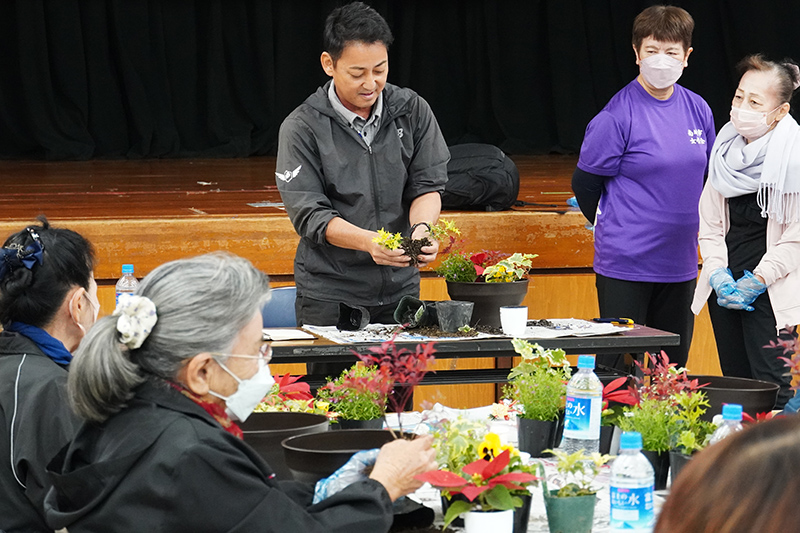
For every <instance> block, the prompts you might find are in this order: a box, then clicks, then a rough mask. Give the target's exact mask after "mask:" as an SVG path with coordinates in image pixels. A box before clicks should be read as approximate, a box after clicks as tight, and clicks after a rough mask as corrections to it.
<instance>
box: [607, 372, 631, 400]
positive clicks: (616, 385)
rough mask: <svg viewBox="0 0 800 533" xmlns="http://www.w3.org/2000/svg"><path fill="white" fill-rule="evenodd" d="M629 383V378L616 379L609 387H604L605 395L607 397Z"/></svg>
mask: <svg viewBox="0 0 800 533" xmlns="http://www.w3.org/2000/svg"><path fill="white" fill-rule="evenodd" d="M627 382H628V376H622V377H621V378H617V379H615V380H614V381H612V382H610V383H609V384H608V385H606V386H605V387H603V395H606V394H608V393H609V392H612V391H615V390H617V389H618V388H620V387H621V386H622V385H624V384H625V383H627Z"/></svg>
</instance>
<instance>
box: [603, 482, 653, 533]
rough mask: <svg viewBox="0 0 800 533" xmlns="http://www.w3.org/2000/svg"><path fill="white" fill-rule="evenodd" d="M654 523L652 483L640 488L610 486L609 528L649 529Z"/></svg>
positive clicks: (615, 529) (626, 529)
mask: <svg viewBox="0 0 800 533" xmlns="http://www.w3.org/2000/svg"><path fill="white" fill-rule="evenodd" d="M654 524H655V513H654V511H653V485H650V486H649V487H640V488H624V487H613V486H612V487H611V529H612V530H614V531H617V530H620V531H638V530H645V531H650V530H651V528H652V527H653V525H654Z"/></svg>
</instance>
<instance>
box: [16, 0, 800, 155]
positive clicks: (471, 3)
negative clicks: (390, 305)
mask: <svg viewBox="0 0 800 533" xmlns="http://www.w3.org/2000/svg"><path fill="white" fill-rule="evenodd" d="M340 3H341V1H336V0H162V1H156V0H3V1H2V2H0V73H2V74H1V75H0V157H5V158H47V159H55V160H58V159H87V158H149V157H246V156H249V155H266V154H271V153H274V151H275V148H276V143H277V132H278V128H279V126H280V123H281V121H282V120H283V118H284V117H285V116H286V115H287V114H288V113H289V112H290V111H291V110H292V109H293V108H294V107H295V106H297V105H298V104H300V103H301V102H302V101H303V100H304V99H305V98H306V97H307V96H308V95H309V94H310V93H311V92H313V91H314V90H315V88H316V87H317V86H319V85H320V84H321V83H323V82H324V81H325V76H324V74H323V73H322V70H321V68H320V65H319V55H320V52H321V51H322V43H321V37H320V35H321V33H322V26H323V24H324V20H325V17H326V16H327V14H328V12H329V11H330V10H331V9H333V7H335V6H336V5H339V4H340ZM369 3H370V4H371V5H373V6H374V7H375V8H376V9H377V10H378V11H379V12H381V13H382V14H383V15H384V17H386V19H387V21H388V22H389V24H390V26H391V27H392V30H393V32H394V34H395V44H394V45H393V46H392V48H391V50H390V53H389V57H390V73H389V80H390V81H391V82H392V83H396V84H398V85H403V86H409V87H412V88H413V89H415V90H416V91H417V92H419V93H420V94H421V95H422V96H424V97H425V98H426V99H427V100H428V101H429V102H430V104H431V106H432V107H433V110H434V112H435V113H436V116H437V118H438V120H439V123H440V125H441V127H442V130H443V132H444V134H445V137H446V139H447V141H448V143H449V144H458V143H462V142H487V143H492V144H495V145H498V146H500V147H501V148H503V149H504V150H505V151H506V152H508V153H511V154H532V153H549V152H575V151H577V150H578V148H579V147H580V143H581V140H582V138H583V132H584V129H585V127H586V124H587V122H588V121H589V120H590V119H591V118H592V117H593V116H594V115H595V114H596V113H597V112H598V111H599V110H600V109H601V108H602V107H603V105H604V104H605V103H606V102H607V101H608V99H609V98H610V97H611V96H612V95H613V94H614V93H615V92H616V91H618V90H619V89H620V88H621V87H622V86H623V85H625V84H626V83H628V82H629V81H630V80H632V79H633V78H634V77H635V76H636V74H637V72H638V70H637V67H636V65H635V64H634V56H633V51H632V49H631V44H630V40H631V25H632V22H633V18H634V17H635V16H636V14H637V13H639V12H640V11H641V10H642V9H644V8H645V7H647V6H648V5H651V4H653V3H654V2H652V1H633V0H630V1H627V0H440V1H437V0H372V1H370V2H369ZM673 3H674V4H676V5H681V6H682V7H684V8H686V9H687V10H688V11H689V12H690V13H691V14H692V15H693V17H694V18H695V22H696V29H695V34H694V42H693V45H694V49H695V51H694V53H693V54H692V56H691V57H690V59H689V68H688V69H687V70H686V71H685V73H684V76H683V77H682V79H681V82H680V83H682V84H683V85H684V86H686V87H688V88H689V89H692V90H694V91H695V92H697V93H699V94H700V95H702V96H703V97H704V98H705V99H706V100H707V101H708V103H709V104H710V105H711V107H712V109H713V111H714V114H715V117H716V119H717V126H718V127H719V126H721V125H722V124H724V123H725V122H726V121H727V116H728V111H729V107H730V100H731V97H732V95H733V91H734V88H735V86H736V81H737V79H738V76H737V75H736V73H735V71H734V65H735V64H736V62H737V61H738V60H739V59H741V58H742V57H743V56H744V55H745V54H747V53H752V52H764V53H766V54H768V55H770V56H773V57H775V58H782V57H784V56H790V57H794V58H798V59H800V39H798V38H797V37H796V26H797V24H798V21H800V2H777V1H775V2H772V1H770V2H753V1H752V0H693V1H689V0H686V1H676V2H673Z"/></svg>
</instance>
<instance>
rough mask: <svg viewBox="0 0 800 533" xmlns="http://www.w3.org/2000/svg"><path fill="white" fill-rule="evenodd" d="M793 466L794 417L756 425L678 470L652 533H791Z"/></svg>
mask: <svg viewBox="0 0 800 533" xmlns="http://www.w3.org/2000/svg"><path fill="white" fill-rule="evenodd" d="M798 464H800V417H798V416H787V417H779V418H776V419H773V420H769V421H767V422H758V423H756V424H753V425H752V426H751V427H749V428H745V430H744V431H742V432H739V433H734V434H733V435H731V436H729V437H727V438H726V439H725V440H723V441H721V442H719V443H717V444H713V445H711V446H709V447H708V448H707V449H705V450H702V451H701V452H699V453H698V454H697V455H696V456H694V457H693V458H692V460H691V461H689V464H688V465H686V466H685V467H684V468H683V469H682V470H681V473H680V475H679V476H678V478H677V479H676V480H675V483H674V484H673V485H672V488H671V489H670V494H669V497H668V498H667V501H666V502H665V503H664V507H663V508H662V510H661V515H660V516H659V519H658V523H657V524H656V528H655V533H701V532H705V531H736V532H740V533H758V532H761V531H794V530H796V528H797V517H796V516H795V510H796V507H797V501H796V500H797V493H798V491H800V476H798V475H797V465H798ZM734 487H735V489H736V490H731V489H732V488H734ZM743 502H747V503H746V504H744V503H743Z"/></svg>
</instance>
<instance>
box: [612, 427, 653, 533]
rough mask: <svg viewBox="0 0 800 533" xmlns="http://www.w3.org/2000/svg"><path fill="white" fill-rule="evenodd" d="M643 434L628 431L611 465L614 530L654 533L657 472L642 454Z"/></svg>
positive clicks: (628, 532) (630, 532) (632, 532)
mask: <svg viewBox="0 0 800 533" xmlns="http://www.w3.org/2000/svg"><path fill="white" fill-rule="evenodd" d="M641 449H642V435H641V434H640V433H637V432H635V431H626V432H625V433H623V434H622V436H621V437H620V439H619V455H618V456H617V458H616V459H614V462H613V463H612V465H611V486H610V493H611V523H610V525H611V531H612V532H613V533H622V532H624V533H650V532H651V531H653V527H654V526H655V512H654V509H653V487H654V486H655V477H656V476H655V473H654V472H653V467H652V465H651V464H650V461H648V460H647V457H645V456H644V455H643V454H642V452H641Z"/></svg>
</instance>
